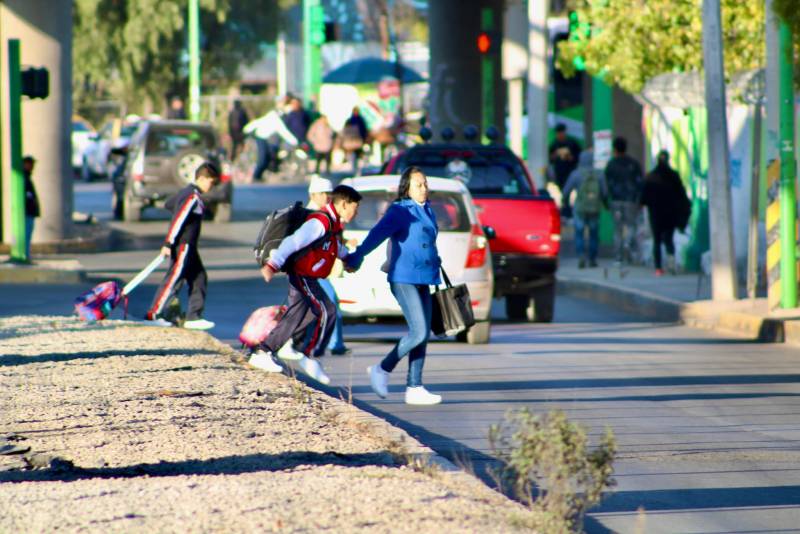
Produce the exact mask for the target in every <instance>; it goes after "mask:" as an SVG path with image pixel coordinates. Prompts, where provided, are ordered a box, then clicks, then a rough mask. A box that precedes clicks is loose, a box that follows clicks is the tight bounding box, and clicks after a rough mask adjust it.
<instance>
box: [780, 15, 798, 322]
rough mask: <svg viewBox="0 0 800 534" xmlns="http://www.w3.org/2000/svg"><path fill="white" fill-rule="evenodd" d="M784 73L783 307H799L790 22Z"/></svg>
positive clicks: (784, 35)
mask: <svg viewBox="0 0 800 534" xmlns="http://www.w3.org/2000/svg"><path fill="white" fill-rule="evenodd" d="M778 40H779V45H778V65H779V67H778V68H779V70H780V81H779V92H780V113H779V121H780V125H779V133H780V158H781V181H780V207H781V222H780V235H781V261H780V270H781V308H796V307H797V230H796V229H797V194H796V191H795V159H794V145H795V143H794V89H793V87H792V33H791V30H790V29H789V26H788V25H787V24H786V22H784V21H781V22H780V26H779V29H778Z"/></svg>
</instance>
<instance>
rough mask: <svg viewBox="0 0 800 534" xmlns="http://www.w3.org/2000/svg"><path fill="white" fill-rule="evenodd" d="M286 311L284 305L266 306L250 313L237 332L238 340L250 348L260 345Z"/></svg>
mask: <svg viewBox="0 0 800 534" xmlns="http://www.w3.org/2000/svg"><path fill="white" fill-rule="evenodd" d="M284 313H286V306H266V307H263V308H258V309H257V310H256V311H254V312H253V313H251V314H250V317H248V318H247V321H246V322H245V323H244V326H243V327H242V331H241V332H240V333H239V341H241V342H242V344H243V345H245V346H247V347H250V348H251V349H252V348H255V347H257V346H258V345H260V344H261V343H262V342H263V341H264V340H265V339H267V336H268V335H269V334H270V332H272V330H273V329H274V328H275V325H277V324H278V321H280V320H281V317H283V314H284Z"/></svg>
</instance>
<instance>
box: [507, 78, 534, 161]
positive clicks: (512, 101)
mask: <svg viewBox="0 0 800 534" xmlns="http://www.w3.org/2000/svg"><path fill="white" fill-rule="evenodd" d="M524 100H525V85H524V83H523V79H522V78H515V79H513V80H508V119H509V120H508V122H509V128H508V130H509V132H508V137H509V140H510V143H509V148H511V150H513V151H514V153H515V154H516V155H517V156H519V157H520V158H521V157H522V155H523V151H522V143H523V133H522V115H523V108H524V106H523V101H524ZM528 124H530V122H529V123H528Z"/></svg>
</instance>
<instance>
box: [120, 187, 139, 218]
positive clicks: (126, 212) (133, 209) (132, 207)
mask: <svg viewBox="0 0 800 534" xmlns="http://www.w3.org/2000/svg"><path fill="white" fill-rule="evenodd" d="M122 218H123V219H124V220H125V222H136V221H141V220H142V205H141V204H139V203H138V202H136V200H135V199H134V198H133V197H132V195H131V194H130V193H125V201H124V203H123V205H122Z"/></svg>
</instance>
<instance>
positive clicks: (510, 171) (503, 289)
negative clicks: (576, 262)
mask: <svg viewBox="0 0 800 534" xmlns="http://www.w3.org/2000/svg"><path fill="white" fill-rule="evenodd" d="M411 165H414V166H417V167H419V168H421V169H422V170H423V172H425V174H427V175H430V176H443V177H446V178H451V179H457V180H458V181H461V182H463V183H464V184H466V186H467V187H468V188H469V191H470V193H471V194H472V197H473V198H474V199H475V204H476V205H477V211H478V217H479V218H480V221H481V223H482V224H484V225H487V226H491V227H492V228H493V229H494V231H495V234H496V235H495V237H494V238H492V239H491V240H490V248H491V249H492V259H493V262H494V277H495V296H497V297H505V304H506V315H507V316H508V318H509V319H511V320H517V321H519V320H522V321H524V320H533V321H538V322H550V321H552V320H553V313H554V310H555V294H556V270H557V269H558V253H559V250H560V245H561V218H560V215H559V212H558V208H557V207H556V204H555V202H553V200H552V199H551V198H550V196H549V195H547V194H546V192H541V193H539V192H537V190H536V187H535V184H534V182H533V180H532V179H531V177H530V175H529V174H528V170H527V168H526V167H525V164H524V163H523V162H522V161H521V160H520V159H519V158H518V157H517V156H516V155H515V154H514V153H513V152H512V151H511V150H509V149H508V148H507V147H505V146H500V145H481V144H478V143H450V142H448V143H430V144H420V145H415V146H413V147H411V148H410V149H408V150H406V151H404V152H401V153H400V154H398V155H397V156H395V157H394V158H392V159H390V160H389V161H388V162H387V163H386V165H384V169H383V172H384V173H399V172H402V171H403V169H405V168H406V167H408V166H411Z"/></svg>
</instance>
